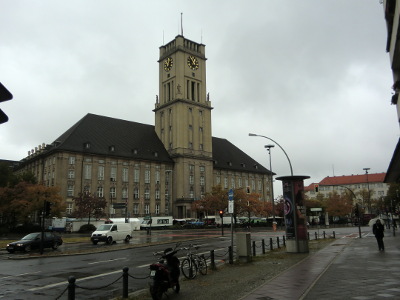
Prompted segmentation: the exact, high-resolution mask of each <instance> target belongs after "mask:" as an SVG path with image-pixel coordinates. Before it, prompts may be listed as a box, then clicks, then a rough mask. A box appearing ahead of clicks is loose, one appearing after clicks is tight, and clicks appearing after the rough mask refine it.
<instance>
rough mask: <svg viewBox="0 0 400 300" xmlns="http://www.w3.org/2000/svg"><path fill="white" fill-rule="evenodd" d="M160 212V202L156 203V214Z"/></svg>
mask: <svg viewBox="0 0 400 300" xmlns="http://www.w3.org/2000/svg"><path fill="white" fill-rule="evenodd" d="M159 214H160V204H156V215H159Z"/></svg>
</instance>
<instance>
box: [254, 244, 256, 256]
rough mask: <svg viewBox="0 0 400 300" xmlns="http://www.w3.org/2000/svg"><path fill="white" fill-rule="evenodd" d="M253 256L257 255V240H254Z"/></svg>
mask: <svg viewBox="0 0 400 300" xmlns="http://www.w3.org/2000/svg"><path fill="white" fill-rule="evenodd" d="M253 256H256V241H253Z"/></svg>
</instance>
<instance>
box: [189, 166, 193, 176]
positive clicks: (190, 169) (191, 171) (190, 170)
mask: <svg viewBox="0 0 400 300" xmlns="http://www.w3.org/2000/svg"><path fill="white" fill-rule="evenodd" d="M189 172H190V174H193V172H194V165H189Z"/></svg>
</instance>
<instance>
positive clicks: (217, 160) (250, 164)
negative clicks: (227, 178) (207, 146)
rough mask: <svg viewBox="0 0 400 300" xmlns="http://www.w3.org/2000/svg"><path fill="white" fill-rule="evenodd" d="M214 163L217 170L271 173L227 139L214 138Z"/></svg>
mask: <svg viewBox="0 0 400 300" xmlns="http://www.w3.org/2000/svg"><path fill="white" fill-rule="evenodd" d="M212 149H213V161H214V168H215V169H224V170H232V171H239V172H252V173H268V174H269V173H270V171H269V170H268V169H266V168H265V167H263V166H262V165H261V164H260V163H258V162H257V161H255V160H254V159H252V158H251V157H250V156H248V155H247V154H246V153H244V152H243V151H242V150H240V149H239V148H238V147H236V146H235V145H233V144H232V143H231V142H229V141H228V140H226V139H222V138H217V137H213V138H212Z"/></svg>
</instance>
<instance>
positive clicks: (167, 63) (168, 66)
mask: <svg viewBox="0 0 400 300" xmlns="http://www.w3.org/2000/svg"><path fill="white" fill-rule="evenodd" d="M172 64H173V60H172V58H171V57H168V58H167V59H166V60H165V61H164V70H165V71H169V70H171V68H172Z"/></svg>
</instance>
